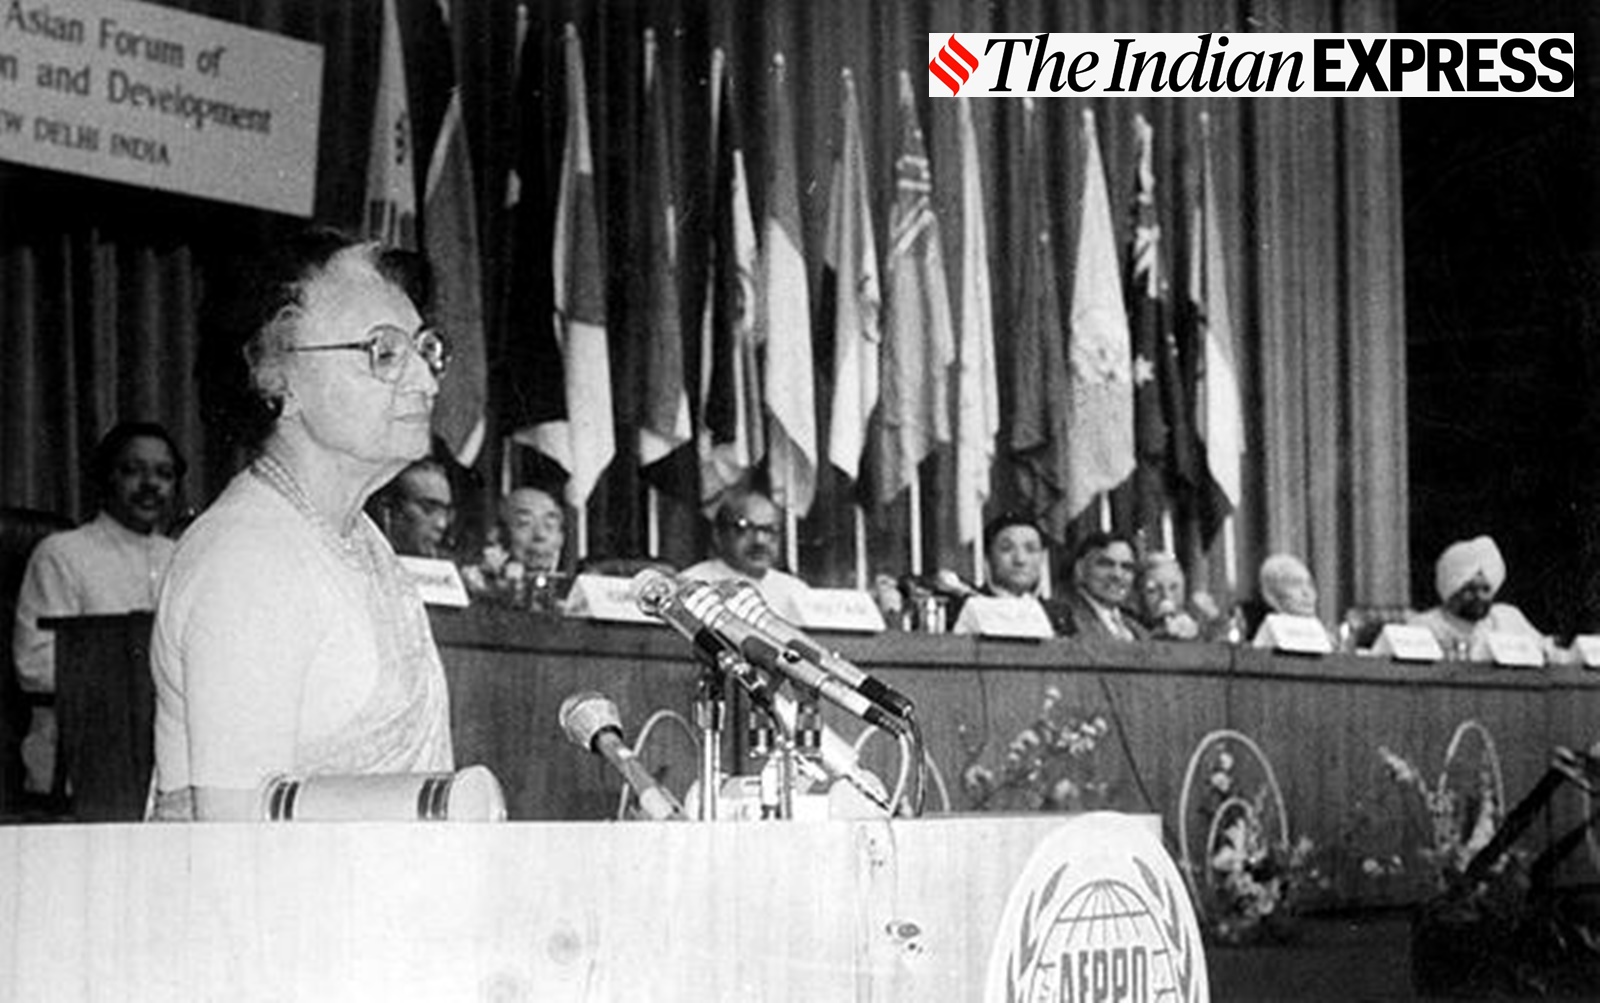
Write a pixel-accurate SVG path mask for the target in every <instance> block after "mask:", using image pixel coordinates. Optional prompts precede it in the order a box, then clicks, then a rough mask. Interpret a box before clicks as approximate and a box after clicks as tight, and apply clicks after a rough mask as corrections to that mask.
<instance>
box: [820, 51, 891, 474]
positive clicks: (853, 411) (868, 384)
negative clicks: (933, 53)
mask: <svg viewBox="0 0 1600 1003" xmlns="http://www.w3.org/2000/svg"><path fill="white" fill-rule="evenodd" d="M839 121H840V141H839V152H838V155H837V156H836V157H835V158H834V162H833V181H832V184H831V185H830V186H829V188H828V233H827V239H826V240H825V241H824V245H823V276H824V285H825V286H828V287H829V288H831V289H832V290H833V291H834V296H833V302H834V314H833V358H834V361H833V407H832V410H831V415H830V420H829V425H828V461H829V462H830V463H832V464H833V465H834V466H835V467H837V468H838V469H839V470H840V471H842V472H843V473H844V474H845V475H846V476H848V477H849V478H850V479H851V480H857V479H858V478H859V477H860V474H861V462H862V456H863V453H864V452H865V450H866V446H867V426H868V422H870V421H871V420H872V413H873V411H874V410H875V409H876V408H877V406H878V352H879V345H880V343H881V341H882V336H881V333H880V331H879V328H878V316H879V312H880V310H881V309H882V306H883V292H882V287H881V286H880V284H879V281H878V245H877V240H876V238H874V236H873V231H872V206H871V203H870V202H869V200H868V197H867V193H868V188H867V160H866V154H865V150H864V147H863V145H862V142H861V112H860V109H859V107H858V106H857V104H856V83H855V79H854V77H853V76H852V75H851V73H850V71H849V70H845V71H844V102H843V104H841V106H840V108H839Z"/></svg>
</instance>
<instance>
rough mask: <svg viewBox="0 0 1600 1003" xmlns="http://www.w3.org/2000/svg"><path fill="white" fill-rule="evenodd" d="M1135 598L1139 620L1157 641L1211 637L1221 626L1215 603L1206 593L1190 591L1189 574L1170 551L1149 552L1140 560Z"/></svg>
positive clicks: (1194, 639)
mask: <svg viewBox="0 0 1600 1003" xmlns="http://www.w3.org/2000/svg"><path fill="white" fill-rule="evenodd" d="M1134 597H1135V599H1136V600H1137V605H1138V610H1139V616H1140V621H1141V622H1142V623H1143V624H1144V625H1145V626H1146V627H1148V628H1149V629H1150V636H1151V637H1152V638H1154V639H1156V640H1162V641H1196V640H1210V639H1212V636H1213V635H1214V634H1215V633H1216V632H1217V631H1219V630H1220V629H1222V624H1221V615H1220V614H1219V613H1218V611H1217V605H1216V603H1215V602H1214V601H1213V600H1212V598H1211V596H1210V595H1209V594H1208V593H1205V592H1200V591H1196V592H1195V593H1194V594H1192V595H1191V594H1190V593H1189V580H1188V576H1187V575H1185V574H1184V572H1183V565H1182V564H1180V563H1178V557H1177V555H1176V554H1173V553H1172V552H1171V551H1167V550H1156V551H1152V552H1150V553H1148V554H1146V555H1145V556H1144V558H1143V559H1142V560H1140V561H1139V574H1138V577H1137V578H1136V579H1135V581H1134Z"/></svg>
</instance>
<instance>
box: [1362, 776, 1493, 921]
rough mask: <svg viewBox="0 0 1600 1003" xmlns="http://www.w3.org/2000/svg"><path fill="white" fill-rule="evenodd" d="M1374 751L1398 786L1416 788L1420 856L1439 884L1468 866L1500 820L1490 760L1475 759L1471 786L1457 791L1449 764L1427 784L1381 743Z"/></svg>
mask: <svg viewBox="0 0 1600 1003" xmlns="http://www.w3.org/2000/svg"><path fill="white" fill-rule="evenodd" d="M1378 756H1379V757H1380V758H1381V759H1382V760H1383V763H1384V766H1386V767H1387V768H1388V772H1389V778H1390V779H1391V780H1393V781H1394V782H1395V783H1396V784H1399V785H1400V786H1401V787H1402V788H1410V789H1411V790H1413V791H1415V792H1416V794H1417V796H1418V797H1419V798H1420V799H1421V801H1422V805H1423V808H1424V809H1425V810H1426V811H1427V813H1428V820H1429V823H1430V824H1429V829H1428V835H1429V841H1428V843H1427V845H1425V846H1423V847H1422V848H1421V849H1419V850H1418V856H1420V857H1421V859H1422V861H1423V863H1425V864H1426V865H1427V866H1428V867H1429V868H1431V869H1432V871H1433V872H1434V874H1435V876H1436V879H1437V883H1438V885H1439V889H1440V890H1442V889H1443V888H1444V887H1445V886H1446V885H1448V884H1449V883H1450V881H1451V880H1452V879H1453V878H1454V877H1456V876H1459V875H1460V874H1461V873H1462V872H1463V871H1465V870H1466V867H1467V864H1469V863H1470V862H1471V861H1472V858H1473V857H1475V856H1477V855H1478V851H1479V850H1482V849H1483V848H1484V847H1485V846H1488V845H1489V840H1491V839H1493V838H1494V831H1495V829H1496V827H1497V826H1498V825H1499V824H1500V816H1501V811H1502V807H1503V806H1502V805H1501V804H1500V797H1499V786H1498V784H1496V783H1495V781H1494V773H1493V770H1492V767H1491V765H1490V762H1489V761H1488V760H1484V761H1482V762H1481V763H1480V764H1479V766H1478V768H1477V770H1476V771H1475V772H1476V774H1477V776H1476V778H1475V780H1476V783H1475V784H1474V786H1472V787H1470V788H1468V789H1467V790H1466V791H1457V790H1454V789H1452V788H1451V786H1450V783H1449V772H1448V770H1447V771H1446V773H1445V774H1443V775H1441V776H1440V777H1439V780H1438V781H1437V783H1435V784H1433V785H1429V783H1428V781H1427V778H1426V777H1424V776H1423V775H1422V772H1421V771H1420V770H1418V769H1417V768H1416V767H1415V766H1413V765H1412V764H1411V762H1410V761H1409V760H1407V759H1406V758H1405V757H1403V756H1399V755H1397V754H1395V753H1394V752H1392V751H1390V750H1389V749H1388V748H1387V747H1385V746H1381V745H1380V746H1378Z"/></svg>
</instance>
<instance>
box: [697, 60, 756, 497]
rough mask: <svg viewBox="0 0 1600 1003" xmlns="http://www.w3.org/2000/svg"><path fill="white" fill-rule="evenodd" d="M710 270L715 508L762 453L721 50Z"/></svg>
mask: <svg viewBox="0 0 1600 1003" xmlns="http://www.w3.org/2000/svg"><path fill="white" fill-rule="evenodd" d="M711 100H712V105H711V107H712V116H711V127H712V137H713V150H714V151H715V165H716V166H715V174H714V177H713V187H712V220H711V245H712V246H711V255H712V256H711V269H710V274H709V275H708V276H707V289H706V303H705V311H704V316H703V332H702V334H701V338H700V424H699V429H698V432H697V435H696V439H697V441H698V443H699V450H700V502H701V505H702V506H703V507H705V508H707V509H711V508H715V507H716V505H717V504H718V502H719V501H720V500H721V498H722V495H723V493H724V492H725V491H727V490H728V489H729V488H730V487H733V486H735V485H738V484H740V483H742V482H744V480H745V479H746V478H747V477H748V476H749V473H750V470H751V468H752V467H753V466H754V465H755V464H756V463H757V462H759V461H760V459H761V457H762V455H763V454H764V453H765V451H766V450H765V446H764V442H763V435H762V429H761V414H762V411H761V382H760V373H759V369H758V366H757V364H756V344H755V314H756V309H757V303H758V300H757V295H756V268H757V262H756V257H757V252H756V230H755V223H754V221H753V220H752V219H751V216H750V191H749V185H748V183H747V181H746V178H745V171H744V149H743V145H742V137H741V136H740V133H739V120H738V117H737V115H736V114H735V112H734V103H733V78H732V75H731V74H730V72H729V70H728V65H727V54H726V53H725V52H723V51H722V50H721V49H717V50H716V51H714V52H713V53H712V55H711Z"/></svg>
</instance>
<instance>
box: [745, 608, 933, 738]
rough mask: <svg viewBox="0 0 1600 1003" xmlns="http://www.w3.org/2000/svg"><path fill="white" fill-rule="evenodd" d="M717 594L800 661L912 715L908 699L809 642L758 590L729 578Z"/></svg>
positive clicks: (895, 711)
mask: <svg viewBox="0 0 1600 1003" xmlns="http://www.w3.org/2000/svg"><path fill="white" fill-rule="evenodd" d="M716 589H717V592H718V593H720V594H721V595H722V597H723V599H724V600H726V601H727V605H728V609H729V610H731V611H732V612H733V614H734V615H735V616H738V617H742V618H744V619H746V620H748V621H750V622H751V623H753V624H755V626H756V627H757V628H759V629H761V630H763V631H765V632H766V633H768V634H770V635H771V636H773V637H775V638H777V639H778V640H779V641H782V642H783V644H784V647H786V648H787V649H788V650H790V651H792V652H794V653H795V654H796V655H798V656H799V657H800V658H803V659H805V660H806V661H808V662H810V663H811V664H812V665H815V666H816V667H817V668H819V669H821V670H822V671H823V672H826V673H827V674H828V675H830V676H833V677H834V678H835V679H837V680H839V681H840V682H842V683H844V684H845V685H846V686H849V687H850V688H851V689H853V690H855V691H856V692H858V693H860V694H861V695H862V696H864V697H866V698H867V699H868V700H871V701H872V702H873V703H875V704H877V705H878V706H880V707H882V708H884V709H885V710H887V711H889V713H891V714H894V715H895V716H896V717H902V718H908V717H910V716H911V713H912V710H913V708H912V704H911V699H910V698H909V697H907V696H906V695H905V694H903V693H900V692H899V691H897V690H895V689H894V687H892V686H889V685H888V684H887V683H884V682H883V681H882V680H880V679H877V678H874V677H873V676H869V675H867V674H866V673H865V672H863V671H861V669H859V668H857V667H856V666H855V665H853V664H851V663H850V662H848V661H846V660H845V659H844V658H841V657H840V656H839V655H838V654H836V653H835V652H832V651H829V650H828V649H827V648H824V647H823V646H822V645H820V644H818V643H817V642H816V641H814V640H812V639H811V637H810V636H809V635H807V634H806V632H805V631H803V630H801V629H800V628H799V627H797V626H795V625H794V624H792V623H790V622H789V621H788V620H785V619H784V618H783V617H781V616H779V615H778V614H777V613H775V612H773V609H772V606H771V604H770V603H768V602H767V600H766V597H764V596H763V595H762V594H761V590H760V589H758V588H756V587H755V586H754V585H753V584H751V583H750V582H747V581H739V580H734V579H729V580H728V581H724V582H718V583H717V585H716Z"/></svg>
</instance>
